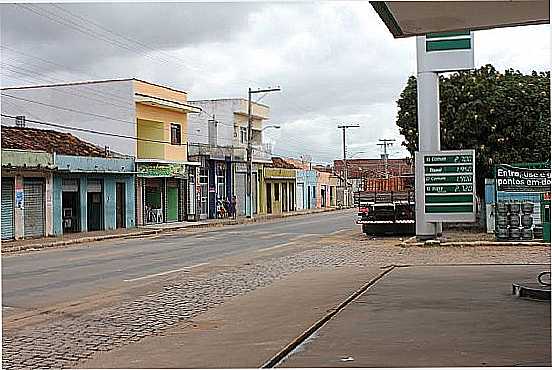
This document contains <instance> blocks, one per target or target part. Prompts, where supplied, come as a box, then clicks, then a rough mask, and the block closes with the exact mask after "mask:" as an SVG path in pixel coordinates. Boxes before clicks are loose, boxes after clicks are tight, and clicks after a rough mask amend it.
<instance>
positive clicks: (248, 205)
mask: <svg viewBox="0 0 552 370" xmlns="http://www.w3.org/2000/svg"><path fill="white" fill-rule="evenodd" d="M280 90H281V89H280V88H279V87H277V88H270V87H269V88H268V89H263V90H260V89H259V90H252V89H251V88H249V89H248V92H247V180H246V182H247V195H246V197H245V209H246V216H247V217H249V218H252V217H253V199H252V194H253V184H252V182H251V179H252V177H253V174H252V173H251V171H252V169H253V146H252V141H251V139H252V137H251V136H252V133H253V128H252V117H251V96H252V95H253V94H262V93H267V94H268V93H269V92H274V91H280Z"/></svg>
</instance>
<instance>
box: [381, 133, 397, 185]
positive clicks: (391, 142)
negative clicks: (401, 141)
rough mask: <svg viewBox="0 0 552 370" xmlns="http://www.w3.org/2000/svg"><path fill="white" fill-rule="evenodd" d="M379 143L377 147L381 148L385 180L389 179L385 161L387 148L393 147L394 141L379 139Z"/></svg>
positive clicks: (387, 166)
mask: <svg viewBox="0 0 552 370" xmlns="http://www.w3.org/2000/svg"><path fill="white" fill-rule="evenodd" d="M379 141H381V142H382V143H381V144H378V145H379V146H383V168H384V169H385V178H386V179H388V178H389V163H388V161H387V156H388V154H387V147H388V146H392V145H393V141H395V139H379Z"/></svg>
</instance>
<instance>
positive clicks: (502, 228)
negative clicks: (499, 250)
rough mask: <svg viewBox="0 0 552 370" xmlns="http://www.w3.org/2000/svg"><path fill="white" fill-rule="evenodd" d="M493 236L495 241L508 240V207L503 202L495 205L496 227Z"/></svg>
mask: <svg viewBox="0 0 552 370" xmlns="http://www.w3.org/2000/svg"><path fill="white" fill-rule="evenodd" d="M495 230H496V231H495V234H496V239H497V240H508V239H509V233H508V207H507V204H506V203H504V202H500V203H497V204H496V227H495Z"/></svg>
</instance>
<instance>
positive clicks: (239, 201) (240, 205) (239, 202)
mask: <svg viewBox="0 0 552 370" xmlns="http://www.w3.org/2000/svg"><path fill="white" fill-rule="evenodd" d="M245 175H246V174H245V173H236V208H237V214H238V216H245Z"/></svg>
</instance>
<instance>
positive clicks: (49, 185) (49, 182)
mask: <svg viewBox="0 0 552 370" xmlns="http://www.w3.org/2000/svg"><path fill="white" fill-rule="evenodd" d="M44 197H45V198H46V209H45V213H46V214H45V224H44V228H45V230H44V231H45V234H46V235H47V236H50V235H54V206H53V203H54V202H53V200H54V178H53V176H52V174H51V173H48V174H46V193H45V194H44Z"/></svg>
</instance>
